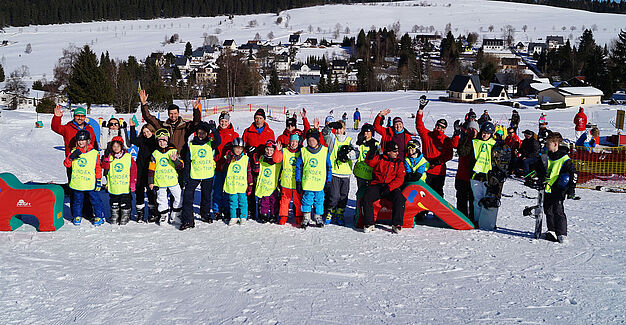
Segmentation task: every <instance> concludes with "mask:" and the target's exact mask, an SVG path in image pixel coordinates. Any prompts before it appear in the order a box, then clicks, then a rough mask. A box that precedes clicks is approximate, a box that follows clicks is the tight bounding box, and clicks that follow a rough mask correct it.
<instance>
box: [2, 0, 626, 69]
mask: <svg viewBox="0 0 626 325" xmlns="http://www.w3.org/2000/svg"><path fill="white" fill-rule="evenodd" d="M422 3H424V4H427V5H428V6H420V4H422ZM280 17H281V18H282V22H281V24H280V25H277V24H276V21H277V18H278V16H276V15H275V14H262V15H246V16H235V17H234V19H233V20H229V19H228V18H227V17H224V16H221V17H200V18H190V17H185V18H175V19H155V20H136V21H105V22H91V23H81V24H59V25H47V26H29V27H12V28H6V29H5V30H4V31H5V33H0V40H8V41H9V42H10V45H9V46H6V47H0V63H1V64H2V65H3V66H4V70H5V71H6V73H7V74H8V73H10V72H11V71H13V70H15V69H16V68H18V67H21V66H22V65H26V66H28V67H29V68H30V73H31V75H32V77H33V79H40V78H42V77H43V76H44V75H45V77H46V78H47V79H48V80H50V79H52V69H53V67H54V65H55V63H56V62H57V59H58V58H59V57H60V56H61V54H62V49H63V48H66V47H68V45H69V44H70V43H73V44H75V45H76V46H78V47H81V46H82V45H84V44H89V45H90V46H91V47H92V49H93V50H94V51H95V52H96V53H98V55H99V54H100V53H101V52H105V51H109V52H110V55H111V57H112V58H119V59H126V58H127V57H128V56H129V55H133V56H135V57H137V58H139V59H143V58H145V57H146V56H148V55H149V54H150V53H151V52H155V51H162V52H164V53H167V52H173V53H175V54H182V53H183V51H184V49H185V43H186V42H187V41H189V42H191V44H192V45H193V46H195V47H197V46H201V45H202V42H203V35H204V34H205V33H207V34H214V35H216V36H217V37H218V38H219V39H220V41H224V40H226V39H234V40H235V41H236V42H237V44H242V43H245V42H247V41H248V40H250V39H253V38H254V36H255V34H256V33H259V35H260V37H261V38H262V39H267V35H268V34H269V33H270V32H271V33H272V34H273V35H274V41H275V42H279V41H281V42H282V43H283V44H285V43H287V42H288V40H289V35H290V34H291V33H294V32H302V36H301V40H302V41H304V40H306V38H308V37H316V38H318V39H321V38H326V39H327V40H332V39H333V38H334V36H335V35H334V34H335V30H339V31H340V33H339V35H338V39H337V40H339V41H341V40H342V39H343V37H344V36H346V35H347V36H350V37H353V36H356V35H357V33H358V31H359V30H360V29H361V28H363V29H365V30H369V29H370V28H371V27H372V26H374V27H375V28H383V27H387V28H388V29H390V28H391V26H392V25H393V24H394V23H395V22H400V32H401V33H405V32H411V31H413V26H418V27H423V28H426V29H425V30H422V31H423V32H425V33H434V32H435V31H438V32H439V33H444V30H445V27H446V25H447V24H448V23H450V24H451V28H452V32H453V33H454V34H455V36H456V35H460V34H463V35H467V33H469V32H476V33H478V34H479V35H480V36H481V37H487V38H492V37H502V29H503V28H504V26H506V25H511V26H513V27H514V28H515V29H516V33H515V40H516V41H545V37H546V36H548V35H561V36H564V38H566V39H567V38H569V37H570V35H571V37H572V41H576V40H577V39H578V37H580V35H581V34H582V31H583V29H584V28H589V29H594V30H595V31H594V37H595V39H596V43H598V44H606V43H609V42H610V41H611V40H612V39H614V38H616V37H617V35H618V33H619V31H620V28H624V29H626V20H625V19H624V16H623V15H617V14H602V13H592V12H586V11H581V10H572V9H563V8H556V7H547V6H537V5H527V4H518V3H503V2H499V1H488V0H454V1H450V0H419V1H402V2H393V3H377V4H353V5H326V6H315V7H309V8H301V9H292V10H287V11H283V12H281V14H280ZM251 21H256V26H255V27H250V26H251V24H250V22H251ZM431 26H432V27H433V29H432V30H431V29H430V27H431ZM490 26H493V28H492V31H490ZM524 26H526V31H524ZM346 28H348V29H349V33H348V34H345V32H346ZM563 29H564V30H563ZM218 32H219V33H218ZM173 34H179V35H180V38H181V40H182V42H180V43H176V44H169V45H165V46H163V45H161V43H162V42H163V40H164V39H165V37H168V38H169V37H170V36H172V35H173ZM27 44H31V46H32V53H30V54H26V53H25V52H24V51H25V49H26V45H27ZM333 51H334V52H335V55H337V56H340V55H341V54H342V51H341V50H340V49H335V50H331V51H329V53H328V55H329V56H330V55H332V53H333ZM303 52H310V51H309V50H306V51H303ZM317 52H319V51H317ZM303 56H304V57H306V56H305V55H303Z"/></svg>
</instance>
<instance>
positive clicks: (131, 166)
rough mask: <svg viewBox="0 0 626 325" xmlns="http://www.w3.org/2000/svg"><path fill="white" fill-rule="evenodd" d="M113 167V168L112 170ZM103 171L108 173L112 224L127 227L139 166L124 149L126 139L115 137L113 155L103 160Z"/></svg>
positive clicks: (112, 143) (112, 146)
mask: <svg viewBox="0 0 626 325" xmlns="http://www.w3.org/2000/svg"><path fill="white" fill-rule="evenodd" d="M111 167H112V168H111ZM102 169H104V170H105V171H108V173H107V188H108V189H109V201H110V203H111V218H110V219H109V222H110V223H111V224H114V225H115V224H120V225H125V224H127V223H128V221H129V220H130V211H131V204H132V201H133V199H132V196H131V194H130V193H131V192H135V186H136V185H135V184H136V182H137V165H136V164H135V160H134V159H133V158H132V157H131V156H130V154H129V153H128V152H126V150H125V149H124V139H123V138H122V137H113V139H112V140H111V153H110V154H109V155H108V156H106V157H104V159H103V160H102Z"/></svg>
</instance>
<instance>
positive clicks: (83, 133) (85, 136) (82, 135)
mask: <svg viewBox="0 0 626 325" xmlns="http://www.w3.org/2000/svg"><path fill="white" fill-rule="evenodd" d="M75 138H76V141H81V140H91V133H89V131H87V130H78V132H76V136H75Z"/></svg>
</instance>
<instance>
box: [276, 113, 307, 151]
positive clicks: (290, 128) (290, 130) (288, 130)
mask: <svg viewBox="0 0 626 325" xmlns="http://www.w3.org/2000/svg"><path fill="white" fill-rule="evenodd" d="M297 123H298V121H297V120H296V119H295V118H294V117H289V118H287V121H286V122H285V130H284V131H283V134H281V135H279V136H278V139H276V142H280V144H281V145H282V146H283V147H284V148H287V147H288V146H289V137H290V136H291V135H292V134H297V135H298V137H299V138H300V139H302V137H303V136H302V135H303V133H302V130H300V129H298V126H297Z"/></svg>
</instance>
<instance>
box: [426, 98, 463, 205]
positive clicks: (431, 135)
mask: <svg viewBox="0 0 626 325" xmlns="http://www.w3.org/2000/svg"><path fill="white" fill-rule="evenodd" d="M427 104H428V101H427V100H426V99H424V100H421V101H420V107H419V109H418V110H417V114H416V115H417V118H416V119H415V128H416V129H417V133H418V134H419V135H420V138H421V139H422V153H423V154H424V157H425V158H426V160H428V163H429V164H430V169H428V171H427V172H426V184H428V186H430V187H431V188H432V189H433V190H435V192H437V193H439V195H441V197H443V185H444V184H445V181H446V162H447V161H448V160H451V159H452V155H453V151H452V149H453V148H454V147H455V145H454V144H455V143H458V135H455V136H454V140H453V139H451V138H449V137H448V136H447V135H446V134H445V133H444V132H445V131H446V128H447V127H448V121H446V120H445V119H439V120H437V123H435V128H434V129H433V130H432V131H429V130H428V129H426V127H425V126H424V121H423V118H424V107H426V105H427Z"/></svg>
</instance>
